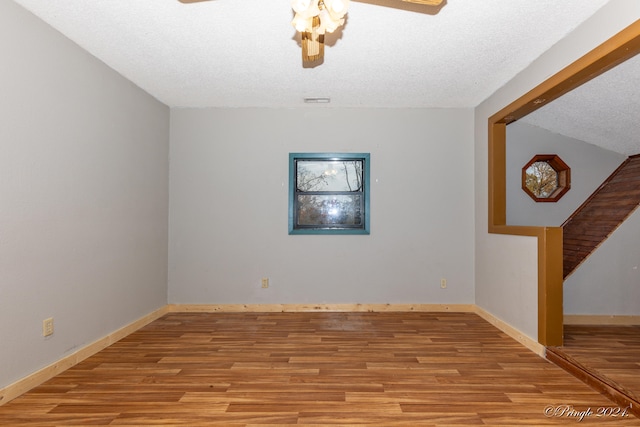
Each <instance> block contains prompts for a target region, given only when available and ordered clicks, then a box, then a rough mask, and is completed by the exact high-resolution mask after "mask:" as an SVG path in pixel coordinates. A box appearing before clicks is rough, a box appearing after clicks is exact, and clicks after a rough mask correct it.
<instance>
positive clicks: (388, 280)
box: [169, 107, 474, 304]
mask: <svg viewBox="0 0 640 427" xmlns="http://www.w3.org/2000/svg"><path fill="white" fill-rule="evenodd" d="M472 114H473V113H472V111H471V110H468V109H467V110H459V109H458V110H456V109H433V110H432V109H332V108H322V107H320V108H317V109H316V108H306V109H304V108H303V109H295V110H293V109H174V110H172V114H171V187H170V188H171V190H170V192H171V203H170V256H169V301H170V302H171V303H203V304H233V303H246V304H262V303H266V304H271V303H290V304H299V303H416V304H418V303H459V304H472V303H473V302H474V283H473V275H474V273H473V245H472V244H471V242H472V241H473V216H474V209H473V159H472V126H473V122H472V118H473V115H472ZM334 151H335V152H370V153H371V180H372V185H371V234H370V235H368V236H353V235H352V236H317V235H316V236H309V235H296V236H289V235H288V234H287V214H288V206H287V203H288V193H287V192H288V184H287V183H288V154H289V152H334ZM261 277H269V278H270V280H271V285H270V287H269V289H262V288H261V286H260V278H261ZM441 278H446V279H447V280H448V288H447V289H440V279H441Z"/></svg>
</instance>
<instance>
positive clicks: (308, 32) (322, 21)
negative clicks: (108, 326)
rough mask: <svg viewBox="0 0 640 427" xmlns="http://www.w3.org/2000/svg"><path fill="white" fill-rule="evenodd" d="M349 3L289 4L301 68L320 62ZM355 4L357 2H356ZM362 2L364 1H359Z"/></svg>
mask: <svg viewBox="0 0 640 427" xmlns="http://www.w3.org/2000/svg"><path fill="white" fill-rule="evenodd" d="M178 1H179V2H180V3H200V2H205V1H210V0H178ZM349 1H350V0H292V1H291V7H292V8H293V10H294V11H295V16H294V18H293V21H291V24H292V25H293V26H294V27H295V29H296V30H298V31H299V32H300V34H301V39H302V65H303V66H307V67H309V66H314V65H319V64H321V63H322V61H323V58H324V35H325V33H332V32H334V31H335V30H336V29H337V28H338V27H340V26H341V25H343V24H344V17H345V15H346V14H347V9H348V7H349ZM356 1H358V0H356ZM362 1H366V0H362ZM444 1H445V0H389V3H397V4H399V5H400V4H402V3H405V4H406V3H410V4H415V5H423V6H429V7H437V6H440V5H441V4H442V3H444Z"/></svg>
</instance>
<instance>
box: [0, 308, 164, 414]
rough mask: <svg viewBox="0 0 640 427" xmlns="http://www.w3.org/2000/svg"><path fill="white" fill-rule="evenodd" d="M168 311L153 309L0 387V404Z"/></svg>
mask: <svg viewBox="0 0 640 427" xmlns="http://www.w3.org/2000/svg"><path fill="white" fill-rule="evenodd" d="M167 311H168V310H167V306H164V307H161V308H159V309H157V310H155V311H153V312H152V313H149V314H147V315H146V316H144V317H141V318H140V319H138V320H135V321H133V322H131V323H130V324H128V325H126V326H123V327H122V328H120V329H118V330H116V331H114V332H112V333H110V334H109V335H107V336H105V337H102V338H100V339H98V340H97V341H94V342H92V343H90V344H88V345H86V346H84V347H82V348H81V349H79V350H78V351H75V352H74V353H72V354H69V355H67V356H64V357H63V358H62V359H60V360H58V361H56V362H53V363H52V364H50V365H48V366H45V367H44V368H42V369H39V370H37V371H36V372H34V373H32V374H30V375H27V376H26V377H24V378H22V379H20V380H18V381H16V382H14V383H13V384H9V385H8V386H6V387H4V388H2V389H0V406H2V405H4V404H5V403H7V402H9V401H11V400H13V399H15V398H16V397H18V396H20V395H21V394H23V393H26V392H27V391H29V390H31V389H32V388H34V387H36V386H38V385H40V384H42V383H43V382H45V381H47V380H49V379H51V378H53V377H55V376H56V375H58V374H60V373H61V372H64V371H66V370H67V369H69V368H71V367H72V366H75V365H77V364H78V363H80V362H82V361H83V360H85V359H86V358H88V357H89V356H92V355H94V354H96V353H97V352H99V351H100V350H103V349H105V348H107V347H109V346H110V345H111V344H113V343H115V342H116V341H118V340H120V339H122V338H124V337H126V336H127V335H129V334H131V333H132V332H135V331H136V330H138V329H140V328H142V327H143V326H145V325H147V324H149V323H151V322H153V321H154V320H156V319H158V318H159V317H161V316H163V315H164V314H166V313H167Z"/></svg>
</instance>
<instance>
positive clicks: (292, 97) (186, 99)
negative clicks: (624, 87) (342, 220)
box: [13, 0, 640, 151]
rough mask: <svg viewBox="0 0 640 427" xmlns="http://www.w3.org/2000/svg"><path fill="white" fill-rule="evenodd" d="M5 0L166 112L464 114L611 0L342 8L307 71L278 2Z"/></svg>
mask: <svg viewBox="0 0 640 427" xmlns="http://www.w3.org/2000/svg"><path fill="white" fill-rule="evenodd" d="M13 1H15V2H16V3H18V4H20V5H22V6H23V7H25V8H26V9H28V10H30V11H31V12H33V13H34V14H35V15H37V16H39V17H40V18H41V19H43V20H44V21H46V22H47V23H49V24H50V25H51V26H53V27H54V28H56V29H57V30H59V31H60V32H61V33H63V34H64V35H66V36H67V37H69V38H70V39H71V40H73V41H75V42H76V43H77V44H78V45H80V46H81V47H82V48H84V49H86V50H87V51H89V52H90V53H92V54H93V55H95V56H96V57H97V58H99V59H101V60H102V61H103V62H105V63H106V64H107V65H109V66H110V67H111V68H113V69H115V70H116V71H117V72H119V73H120V74H122V75H123V76H125V77H126V78H128V79H129V80H131V81H132V82H134V83H135V84H136V85H138V86H140V87H141V88H142V89H144V90H145V91H147V92H149V93H150V94H151V95H153V96H154V97H156V98H157V99H158V100H160V101H161V102H163V103H165V104H166V105H168V106H170V107H287V108H290V107H301V106H304V105H305V104H304V99H305V98H330V106H332V107H385V108H395V107H409V108H422V107H451V108H473V107H475V106H477V105H478V104H479V103H481V102H482V101H483V100H485V99H486V98H487V97H489V96H490V95H491V94H493V93H494V92H495V91H496V90H497V89H498V88H500V87H501V86H503V85H504V84H505V83H506V82H508V81H509V80H510V79H512V78H513V77H514V76H515V75H516V74H517V73H518V72H520V71H521V70H523V69H524V68H526V67H527V66H528V65H529V64H530V63H531V62H532V61H534V60H535V59H536V58H537V57H538V56H540V55H541V54H542V53H543V52H545V51H546V50H548V49H549V48H550V47H551V46H552V45H554V44H555V43H556V42H558V41H559V40H560V39H562V38H563V37H565V36H566V35H567V34H568V33H570V32H571V31H572V30H573V29H574V28H576V27H577V26H578V25H579V24H580V23H582V22H583V21H585V20H586V19H588V18H589V17H590V16H592V15H593V14H594V13H595V12H596V11H597V10H598V9H600V8H601V7H606V4H607V3H609V2H610V1H615V0H589V1H585V0H562V1H558V0H445V2H444V3H443V5H442V6H440V7H437V8H435V7H430V6H421V5H414V4H406V3H403V2H401V1H400V0H361V1H352V2H351V4H350V6H349V12H348V15H347V17H346V23H345V25H344V26H343V27H341V28H340V29H339V30H338V31H337V32H336V33H334V34H328V35H327V36H326V38H325V44H326V48H325V58H324V63H323V64H322V65H319V66H316V67H313V68H304V67H303V66H302V59H301V46H300V36H299V34H297V33H296V31H295V29H294V28H293V27H292V26H291V24H290V22H291V19H292V18H293V11H292V9H291V6H290V2H289V1H288V0H211V1H204V2H200V3H191V4H184V3H181V2H179V1H178V0H92V1H87V0H55V1H52V0H13ZM595 96H596V97H597V96H601V95H595ZM636 99H638V98H636ZM600 100H602V98H600ZM568 102H571V101H568ZM580 102H581V103H582V102H583V101H580ZM551 105H553V104H551ZM551 105H550V106H547V107H545V108H552V107H551ZM593 106H594V108H595V109H596V112H594V113H592V114H594V115H597V109H598V108H602V102H600V103H599V104H598V103H596V104H593ZM536 114H538V113H536ZM539 114H542V112H541V111H540V112H539ZM550 114H551V115H553V116H557V114H556V112H552V113H550ZM540 117H542V116H540ZM636 117H637V113H636ZM531 120H532V123H533V124H535V118H532V119H531ZM540 120H544V121H546V120H547V119H546V118H545V119H542V118H541V119H540ZM544 127H547V126H546V125H545V126H544ZM574 130H575V129H574ZM571 132H572V130H571V129H568V130H567V129H562V131H560V130H558V133H563V134H567V135H568V136H572V134H571ZM635 133H636V134H640V133H638V132H635ZM620 138H626V136H620ZM588 142H591V143H596V142H594V141H588ZM609 142H610V141H609ZM621 144H622V143H620V146H618V145H616V146H615V148H613V149H623V150H625V151H629V148H628V147H622V148H620V147H621V146H622V145H621ZM637 146H640V144H637ZM637 151H640V150H637Z"/></svg>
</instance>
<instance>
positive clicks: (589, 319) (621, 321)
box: [564, 314, 640, 325]
mask: <svg viewBox="0 0 640 427" xmlns="http://www.w3.org/2000/svg"><path fill="white" fill-rule="evenodd" d="M564 324H565V325H640V316H626V315H610V316H608V315H592V314H565V315H564Z"/></svg>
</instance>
